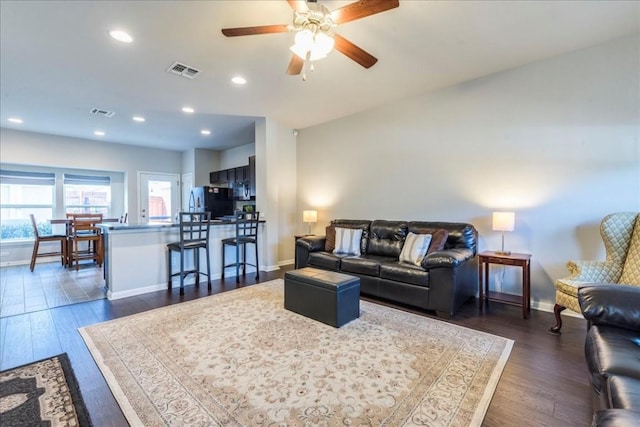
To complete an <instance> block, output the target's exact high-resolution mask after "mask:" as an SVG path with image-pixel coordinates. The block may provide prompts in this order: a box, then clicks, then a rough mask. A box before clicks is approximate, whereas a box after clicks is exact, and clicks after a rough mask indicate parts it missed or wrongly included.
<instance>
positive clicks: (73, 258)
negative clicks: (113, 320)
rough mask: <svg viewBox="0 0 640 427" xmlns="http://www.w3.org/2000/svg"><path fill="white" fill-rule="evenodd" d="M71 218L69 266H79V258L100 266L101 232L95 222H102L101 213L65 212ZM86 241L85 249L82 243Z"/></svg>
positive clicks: (101, 253) (77, 267) (101, 251)
mask: <svg viewBox="0 0 640 427" xmlns="http://www.w3.org/2000/svg"><path fill="white" fill-rule="evenodd" d="M67 217H69V218H71V231H70V235H69V266H72V265H74V264H75V268H76V270H78V269H79V267H80V260H85V259H90V260H93V261H95V262H96V263H97V264H98V266H102V259H103V249H102V233H101V230H100V228H98V227H96V224H100V223H101V222H102V214H67ZM85 242H86V243H87V247H86V249H85V248H83V247H82V243H85Z"/></svg>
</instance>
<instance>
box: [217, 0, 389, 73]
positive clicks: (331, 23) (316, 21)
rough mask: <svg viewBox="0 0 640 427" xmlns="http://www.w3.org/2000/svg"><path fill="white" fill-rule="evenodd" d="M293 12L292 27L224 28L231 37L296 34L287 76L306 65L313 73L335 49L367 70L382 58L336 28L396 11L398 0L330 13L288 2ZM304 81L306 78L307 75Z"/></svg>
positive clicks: (369, 0)
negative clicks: (315, 67)
mask: <svg viewBox="0 0 640 427" xmlns="http://www.w3.org/2000/svg"><path fill="white" fill-rule="evenodd" d="M287 2H288V3H289V5H290V6H291V8H292V9H293V23H292V24H291V25H262V26H257V27H239V28H223V29H222V34H224V35H225V36H227V37H237V36H251V35H257V34H272V33H284V32H295V33H296V35H295V43H294V44H293V46H291V48H290V49H291V51H292V52H293V55H292V56H291V61H290V62H289V66H288V67H287V74H289V75H297V74H300V73H301V72H303V67H304V64H305V62H307V63H309V64H310V65H309V66H310V69H311V70H312V71H313V64H312V61H316V60H318V59H322V58H325V57H326V56H327V54H328V53H329V52H331V50H332V49H334V48H335V49H336V50H337V51H338V52H340V53H342V54H343V55H345V56H347V57H348V58H350V59H352V60H353V61H355V62H357V63H358V64H360V65H362V66H363V67H365V68H370V67H372V66H373V65H374V64H375V63H376V62H378V59H377V58H375V57H374V56H372V55H371V54H369V53H367V52H366V51H364V50H363V49H361V48H359V47H358V46H356V45H355V44H353V43H351V42H350V41H349V40H347V39H345V38H344V37H342V36H340V35H338V34H336V33H335V32H334V30H335V28H336V26H338V25H339V24H344V23H346V22H351V21H355V20H356V19H360V18H365V17H367V16H370V15H375V14H376V13H380V12H384V11H387V10H389V9H394V8H396V7H398V6H399V2H398V0H360V1H357V2H355V3H351V4H349V5H347V6H344V7H341V8H339V9H335V10H333V11H329V10H328V9H327V8H326V7H325V6H323V5H319V4H318V3H317V2H316V0H308V1H304V0H287ZM303 79H305V75H304V73H303Z"/></svg>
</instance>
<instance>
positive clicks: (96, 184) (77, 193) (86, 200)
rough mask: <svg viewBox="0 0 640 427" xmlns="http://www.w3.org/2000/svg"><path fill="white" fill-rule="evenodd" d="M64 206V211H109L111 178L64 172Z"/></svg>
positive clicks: (103, 212) (104, 214)
mask: <svg viewBox="0 0 640 427" xmlns="http://www.w3.org/2000/svg"><path fill="white" fill-rule="evenodd" d="M64 206H65V212H66V213H101V214H102V215H103V216H108V215H109V212H110V211H111V178H110V177H108V176H90V175H73V174H68V173H65V174H64Z"/></svg>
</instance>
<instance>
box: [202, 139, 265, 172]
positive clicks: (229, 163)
mask: <svg viewBox="0 0 640 427" xmlns="http://www.w3.org/2000/svg"><path fill="white" fill-rule="evenodd" d="M255 155H256V144H255V143H253V142H252V143H251V144H245V145H241V146H239V147H235V148H230V149H228V150H224V151H221V152H220V168H219V169H220V170H222V169H231V168H237V167H240V166H247V165H248V164H249V157H251V156H255ZM212 170H213V169H212Z"/></svg>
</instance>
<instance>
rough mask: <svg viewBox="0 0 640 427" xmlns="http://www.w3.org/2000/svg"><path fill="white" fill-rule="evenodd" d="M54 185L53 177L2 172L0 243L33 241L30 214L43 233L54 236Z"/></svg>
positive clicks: (19, 172)
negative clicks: (52, 227) (33, 216)
mask: <svg viewBox="0 0 640 427" xmlns="http://www.w3.org/2000/svg"><path fill="white" fill-rule="evenodd" d="M55 181H56V177H55V174H54V173H42V172H23V171H11V170H0V240H3V241H11V240H22V239H29V238H31V239H32V238H34V234H33V227H32V226H31V219H30V218H29V214H33V215H35V217H36V221H37V223H38V230H39V231H40V232H42V233H44V234H49V233H51V224H49V222H47V220H48V219H51V218H53V201H54V191H55Z"/></svg>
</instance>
